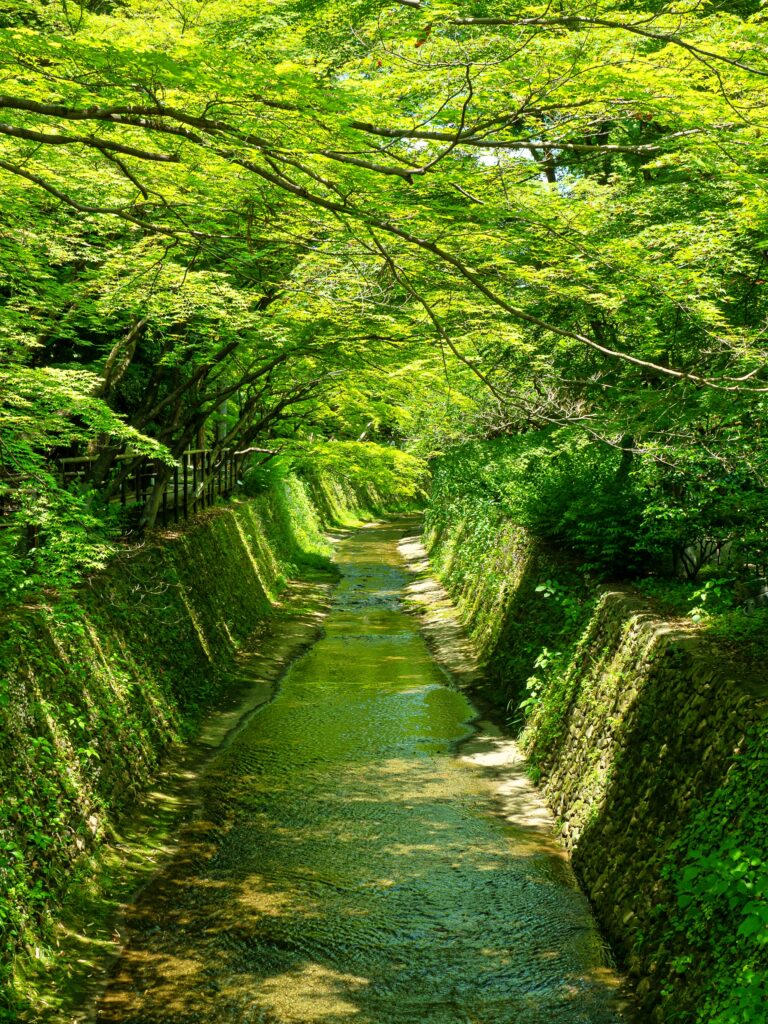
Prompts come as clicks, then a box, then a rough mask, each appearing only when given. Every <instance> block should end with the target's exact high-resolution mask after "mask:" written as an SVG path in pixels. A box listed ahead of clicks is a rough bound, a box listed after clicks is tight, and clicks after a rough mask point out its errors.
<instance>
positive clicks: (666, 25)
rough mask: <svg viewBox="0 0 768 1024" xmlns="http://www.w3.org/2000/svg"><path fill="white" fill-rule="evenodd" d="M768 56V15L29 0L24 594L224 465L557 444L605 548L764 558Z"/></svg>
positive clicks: (11, 330) (17, 301) (14, 378)
mask: <svg viewBox="0 0 768 1024" xmlns="http://www.w3.org/2000/svg"><path fill="white" fill-rule="evenodd" d="M765 43H766V16H765V15H764V14H763V13H761V5H760V4H759V3H757V2H754V3H753V2H750V0H741V2H727V0H725V2H710V0H672V2H669V3H659V2H652V0H649V2H648V3H647V4H644V5H640V6H638V5H637V4H634V3H625V4H622V3H618V4H608V3H604V2H603V0H593V2H590V3H584V2H583V0H564V2H561V3H558V4H556V5H553V4H550V3H540V4H539V3H532V4H520V3H508V2H505V3H501V2H500V0H423V2H420V0H344V2H342V0H313V2H309V0H273V2H269V3H267V2H264V0H245V2H241V0H237V2H235V0H152V2H148V0H122V2H116V3H111V2H102V0H89V2H87V3H83V4H78V3H76V2H72V0H61V2H58V0H23V2H22V0H5V2H4V3H3V4H2V6H0V68H2V75H3V82H4V84H3V86H2V89H3V93H2V94H1V95H0V108H1V109H0V177H1V178H2V184H3V187H2V191H1V194H0V225H1V227H0V360H1V365H0V403H1V404H0V429H1V431H2V433H1V434H0V505H1V506H2V518H3V523H4V525H6V526H7V527H8V528H7V529H4V530H2V531H0V533H1V535H2V536H1V538H0V577H1V579H2V587H3V590H4V592H5V593H6V594H11V595H14V594H15V595H16V596H17V597H18V596H20V595H21V594H23V593H25V592H27V591H28V589H29V587H30V586H31V585H37V584H39V583H47V584H49V585H50V584H55V585H61V584H62V583H63V582H65V581H66V580H67V579H71V578H76V577H77V575H78V573H80V572H82V571H83V570H87V569H89V568H91V567H93V566H94V565H97V564H100V562H101V561H102V560H103V558H104V556H105V554H106V553H107V551H108V548H109V543H110V538H112V537H114V535H115V533H116V532H118V531H119V529H120V528H121V524H120V523H119V522H115V521H114V519H115V516H114V513H113V512H111V511H110V509H112V508H113V505H114V503H113V502H110V498H113V497H114V495H115V493H116V490H117V489H118V488H119V487H120V479H121V477H122V478H124V477H125V475H126V474H127V473H128V472H130V470H131V467H132V466H133V467H135V465H137V464H139V463H144V464H148V463H149V462H150V461H152V462H153V463H154V464H155V485H154V491H153V492H152V494H150V496H149V498H148V499H147V501H146V503H145V504H144V506H143V507H142V508H140V509H138V510H137V516H136V519H137V520H138V521H139V523H140V525H142V526H151V525H152V524H153V522H154V520H155V516H156V513H157V510H158V506H159V501H160V496H161V494H162V491H163V489H164V488H165V486H166V485H167V483H168V480H169V475H170V473H171V467H172V465H173V464H174V462H175V461H176V460H178V459H179V457H180V455H181V453H182V452H183V451H184V450H185V449H188V448H190V447H195V446H204V447H207V448H209V449H211V450H212V451H213V452H214V454H215V453H216V452H220V451H222V450H223V449H225V448H235V449H239V450H247V449H252V448H256V449H263V450H262V451H260V452H258V453H256V454H255V456H254V457H255V458H257V459H268V458H270V457H271V455H270V453H271V452H272V451H280V452H289V453H290V452H298V453H299V454H301V453H302V452H305V451H306V450H307V445H316V444H318V443H322V441H323V439H328V438H332V439H335V440H337V441H341V442H345V443H346V442H352V441H357V440H360V441H366V442H370V441H377V442H379V443H383V444H385V445H387V446H390V445H400V446H403V445H405V446H408V447H410V448H411V450H413V451H415V452H416V453H418V454H421V455H427V456H428V455H431V454H434V453H435V452H438V451H441V450H445V448H446V446H450V445H451V444H453V443H454V442H456V441H463V440H465V439H467V438H481V437H487V436H504V435H523V434H527V433H529V432H531V431H533V432H534V440H533V441H532V442H530V443H529V442H528V441H525V442H524V443H523V447H522V448H520V449H519V450H520V451H521V452H523V451H524V450H525V451H527V452H528V454H527V455H525V456H524V460H527V461H526V466H527V467H528V468H527V469H526V470H525V472H530V473H531V474H533V477H532V479H533V478H535V489H536V493H537V494H540V495H542V496H543V498H542V505H541V508H540V509H539V510H538V511H537V512H536V513H535V514H536V515H537V516H538V517H539V519H540V520H541V522H540V524H539V525H540V526H541V528H542V529H544V530H545V531H546V532H547V533H548V535H550V536H553V537H566V538H567V539H568V542H569V543H571V544H572V545H573V547H574V549H575V550H579V551H581V552H582V553H583V554H584V555H585V556H586V557H587V559H588V560H591V561H592V562H595V563H596V564H600V565H601V566H604V567H605V568H607V569H610V570H611V571H630V572H634V571H637V569H638V567H639V565H640V562H641V561H642V559H643V558H645V555H646V553H648V554H650V555H652V557H653V559H654V564H662V563H663V564H664V565H666V566H668V567H669V568H671V569H673V570H674V571H677V572H680V573H684V574H687V575H689V576H695V575H696V573H697V572H698V571H699V569H700V568H701V565H702V563H705V562H706V561H707V560H708V559H710V560H711V558H712V557H713V554H714V555H715V556H720V555H722V553H723V551H726V550H727V551H729V552H730V554H729V557H730V558H731V559H732V561H734V563H738V564H739V565H751V566H755V567H758V568H759V566H761V565H762V564H763V562H764V561H765V554H764V545H765V540H764V538H765V512H766V505H765V477H766V470H767V467H766V454H765V453H766V451H767V450H768V448H767V446H766V444H765V436H766V432H767V431H768V424H767V423H766V405H767V403H768V371H766V361H765V348H766V338H765V320H766V312H767V311H768V302H767V300H766V290H767V289H768V200H767V199H766V192H765V188H764V179H765V171H766V167H767V166H768V145H767V143H766V139H767V138H768V136H766V124H765V121H766V114H765V111H766V91H767V89H768V57H767V56H766V54H768V50H767V49H766V46H765ZM74 455H87V456H88V457H89V459H90V462H89V466H88V472H87V473H85V474H82V475H81V478H80V479H79V481H78V482H77V483H76V484H75V485H68V486H67V487H66V488H65V487H63V486H62V482H61V478H60V476H59V475H58V474H57V471H56V460H57V459H58V458H60V457H62V456H74ZM520 458H523V456H522V455H521V456H520ZM534 463H535V465H534ZM521 466H522V463H521ZM592 480H594V482H595V487H594V488H592V487H591V486H590V483H591V481H592ZM571 491H573V496H574V500H573V501H572V502H570V501H568V500H567V497H568V495H569V493H570V492H571ZM531 514H533V512H532V513H531ZM598 523H602V524H604V527H605V530H604V533H605V536H604V537H603V538H602V539H601V538H600V537H599V536H598V533H599V529H598ZM30 531H31V532H30Z"/></svg>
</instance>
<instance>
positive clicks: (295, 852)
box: [98, 526, 623, 1024]
mask: <svg viewBox="0 0 768 1024" xmlns="http://www.w3.org/2000/svg"><path fill="white" fill-rule="evenodd" d="M401 532H402V531H401ZM398 536H399V533H398V531H397V528H396V527H393V526H384V527H375V528H368V529H364V530H361V531H358V532H357V533H356V534H354V535H353V536H352V537H350V538H348V539H347V540H345V541H343V542H342V543H341V544H340V546H339V549H338V555H337V562H338V564H339V568H340V569H341V571H342V573H343V577H342V580H341V582H340V583H339V586H338V588H337V591H336V599H335V604H334V608H333V610H332V611H331V613H330V615H329V617H328V619H327V620H326V627H325V636H324V638H323V639H321V640H320V641H318V643H317V644H316V645H315V646H314V647H313V648H312V649H311V650H310V651H309V652H308V653H306V654H305V655H304V656H303V657H302V658H301V659H300V660H299V661H297V662H296V663H294V665H293V666H292V668H291V669H290V670H289V671H288V673H287V675H286V676H285V678H284V680H283V682H282V685H281V688H280V691H279V693H278V694H277V696H276V698H275V699H274V700H273V701H272V703H270V704H268V705H266V706H264V707H263V708H261V709H260V710H259V711H258V712H257V713H256V714H255V715H254V716H253V717H252V718H251V719H250V720H249V722H248V723H247V725H246V726H245V727H244V728H243V729H242V730H241V731H240V732H239V733H238V734H237V735H236V736H235V738H234V739H233V740H232V742H231V743H230V744H229V745H228V747H227V748H226V749H225V750H224V751H223V752H222V753H221V754H220V755H219V756H218V758H217V759H216V760H215V762H214V763H213V765H212V766H211V767H210V769H209V770H208V772H207V773H206V777H205V779H204V780H203V783H202V812H201V814H200V816H198V817H197V818H196V819H195V821H194V822H192V823H191V825H190V826H189V827H188V828H187V830H186V832H185V834H184V836H183V837H182V842H181V848H180V851H179V854H178V856H177V857H176V858H175V860H174V862H173V864H172V865H171V866H170V868H169V869H168V870H167V871H166V872H164V873H163V875H162V876H161V877H160V878H158V879H157V881H156V882H155V883H154V884H153V886H152V887H151V888H150V890H149V891H148V892H147V893H145V895H144V897H143V899H142V900H141V901H140V902H139V905H138V906H137V908H136V910H135V911H134V913H133V915H132V919H131V922H130V928H131V939H130V942H129V945H128V947H127V949H126V951H125V953H124V955H123V958H122V960H121V961H120V963H119V965H118V968H117V971H116V974H115V977H114V978H113V980H112V982H111V984H110V987H109V988H108V990H107V992H106V995H105V997H104V999H103V1001H102V1004H101V1007H100V1011H99V1016H98V1019H99V1021H102V1022H114V1024H117V1022H121V1024H128V1022H130V1024H156V1022H163V1024H165V1022H169V1024H170V1022H173V1024H193V1022H194V1024H198V1022H200V1024H202V1022H214V1024H217V1022H224V1021H237V1022H244V1024H245V1022H261V1024H314V1022H318V1024H320V1022H322V1024H342V1022H348V1024H351V1022H355V1024H616V1022H618V1021H621V1020H623V1017H622V1016H621V1011H620V1010H619V1009H618V1005H619V1004H618V1000H617V996H616V985H617V979H616V977H615V975H614V974H613V972H612V971H611V970H610V968H609V967H608V966H607V964H606V960H605V954H604V951H603V947H602V944H601V942H600V938H599V936H598V934H597V931H596V929H595V925H594V923H593V921H592V918H591V916H590V911H589V907H588V905H587V903H586V900H585V899H584V897H583V896H582V894H581V893H580V891H579V890H578V888H577V886H576V884H575V882H574V879H573V876H572V873H571V870H570V868H569V866H568V863H567V861H566V860H565V859H564V857H563V856H562V854H561V853H560V852H559V850H558V848H557V847H556V846H555V845H554V843H552V842H551V841H550V840H549V839H548V837H547V836H546V834H545V833H544V832H543V831H542V829H540V828H539V829H536V828H526V827H520V826H516V825H514V824H511V823H510V822H509V821H508V820H507V819H506V818H505V817H504V816H503V815H502V814H501V813H499V805H498V800H497V796H496V793H495V786H494V782H493V780H492V778H491V776H492V774H493V773H491V772H490V771H489V769H488V768H487V766H486V762H485V761H484V758H483V756H481V755H474V756H473V753H472V751H473V750H474V751H477V750H482V744H480V745H477V744H476V745H475V746H474V747H472V746H466V745H463V746H460V745H461V744H462V741H465V740H467V738H468V737H470V736H472V735H473V732H474V730H473V727H472V725H471V721H472V719H473V717H474V715H475V712H474V709H473V708H472V707H471V705H470V704H469V703H468V702H467V700H466V699H465V698H464V697H463V696H462V695H461V694H460V693H458V692H457V691H455V690H453V689H451V688H450V687H449V686H448V685H447V680H446V677H445V676H444V675H443V673H442V671H441V670H440V669H439V668H438V666H437V665H436V664H435V662H434V661H433V659H432V658H431V656H430V654H429V652H428V650H427V648H426V646H425V644H424V642H423V640H422V639H421V637H420V635H419V633H418V630H417V626H416V624H415V622H414V618H413V617H412V616H411V615H409V614H408V613H407V612H406V611H404V610H403V608H402V606H401V599H402V594H403V590H404V586H405V584H406V582H407V576H406V573H405V571H404V569H403V568H402V564H401V561H400V559H399V556H398V553H397V543H396V542H397V538H398ZM457 749H458V750H459V752H461V751H463V752H464V756H463V757H462V756H458V755H457Z"/></svg>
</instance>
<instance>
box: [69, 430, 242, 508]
mask: <svg viewBox="0 0 768 1024" xmlns="http://www.w3.org/2000/svg"><path fill="white" fill-rule="evenodd" d="M96 458H97V457H96V456H92V457H78V458H65V459H59V460H58V467H59V475H60V479H61V482H62V483H63V484H64V486H65V487H66V486H67V485H69V484H72V483H74V482H76V481H83V482H84V483H85V482H87V480H88V476H89V474H90V471H91V469H92V466H93V463H94V462H95V461H96ZM244 458H245V453H244V452H236V451H233V450H232V449H228V448H226V449H220V450H218V451H216V452H213V451H210V450H209V449H207V448H194V449H190V450H189V451H186V452H184V454H183V455H182V456H181V458H180V459H179V460H178V461H177V462H176V464H175V465H174V466H172V467H170V477H169V479H168V483H167V484H166V486H165V488H164V490H163V494H162V498H161V502H160V505H159V507H158V513H157V522H158V523H159V524H160V525H162V526H167V525H168V524H169V523H170V522H174V523H178V522H179V521H180V520H182V519H186V518H187V517H188V516H190V515H193V514H194V513H195V512H198V511H200V510H201V509H204V508H207V507H208V506H209V505H212V504H213V503H214V501H215V500H216V499H217V498H228V497H230V496H231V495H232V494H233V493H234V491H235V488H236V486H237V482H238V478H239V476H240V472H241V470H242V464H243V460H244ZM168 470H169V467H168V466H167V465H166V464H165V463H162V462H158V461H156V460H153V459H142V458H139V457H137V456H135V455H121V456H118V457H117V459H116V460H115V465H114V467H113V468H112V470H111V471H110V481H108V483H107V486H108V487H109V483H110V482H111V484H112V491H113V493H112V496H111V500H112V501H114V502H119V503H120V504H121V505H122V506H124V507H125V506H131V505H134V506H138V507H142V508H143V507H144V506H145V505H146V503H147V501H148V500H149V497H150V495H151V494H152V493H153V491H154V490H155V486H156V483H157V480H158V477H159V478H160V479H162V475H163V474H165V473H167V472H168Z"/></svg>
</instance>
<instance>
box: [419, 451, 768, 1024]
mask: <svg viewBox="0 0 768 1024" xmlns="http://www.w3.org/2000/svg"><path fill="white" fill-rule="evenodd" d="M441 474H444V476H445V477H446V478H447V479H441ZM426 528H427V529H426V540H427V544H428V546H429V548H430V552H431V557H432V560H433V564H434V565H435V567H436V569H437V571H438V573H439V575H440V576H441V578H442V580H443V581H444V582H445V583H446V585H447V586H448V588H449V590H450V592H451V593H452V595H453V596H454V598H455V599H456V600H457V601H458V604H459V607H460V609H461V611H462V614H463V616H464V619H465V621H466V623H467V625H468V626H469V629H470V633H471V637H472V639H473V642H474V644H475V647H476V649H477V652H478V655H479V657H480V660H481V662H482V663H483V664H484V666H485V670H486V671H485V680H484V683H483V684H482V687H483V695H484V696H485V698H486V699H489V700H490V701H491V702H492V703H495V704H496V706H497V707H498V708H499V709H500V711H502V712H506V714H507V716H508V719H509V721H510V723H511V724H512V725H514V726H516V727H518V728H519V727H523V726H524V728H523V730H522V735H521V741H522V743H523V746H524V748H525V750H526V752H527V754H528V756H529V758H530V762H531V767H532V770H533V771H534V772H535V774H536V776H537V777H538V778H539V779H540V780H541V783H542V786H543V788H544V790H545V793H546V795H547V797H548V800H549V802H550V804H551V806H552V808H553V810H554V812H555V814H556V815H557V816H558V827H559V829H560V831H561V833H562V836H563V838H564V840H565V842H566V843H567V845H568V847H569V848H570V849H571V851H572V854H573V863H574V867H575V868H576V871H577V873H578V875H579V877H580V879H581V881H582V883H583V885H584V888H585V890H586V892H587V894H588V895H589V897H590V899H591V900H592V902H593V904H594V906H595V909H596V912H597V915H598V918H599V920H600V921H601V923H602V925H603V927H604V929H605V931H606V933H607V935H608V936H609V938H610V940H611V942H612V944H613V947H614V949H615V950H616V953H617V955H618V957H619V959H620V960H621V961H622V963H623V965H624V966H626V968H627V969H628V971H629V972H630V974H631V975H632V976H633V978H634V979H635V981H636V983H637V991H638V995H639V997H640V1001H641V1004H642V1007H643V1012H644V1016H645V1017H646V1018H647V1019H648V1020H652V1021H659V1022H662V1021H663V1022H670V1024H671V1022H681V1024H682V1022H686V1024H693V1022H699V1024H737V1022H738V1024H758V1022H765V1021H768V1011H766V1007H767V1006H768V728H767V727H766V724H765V711H766V697H767V696H768V689H767V688H766V687H765V685H764V683H763V682H762V680H761V679H760V678H757V680H755V679H754V678H753V677H752V676H751V675H749V674H746V675H745V672H744V669H743V667H736V666H734V665H733V664H732V663H730V662H729V660H728V658H727V656H725V655H724V653H723V651H722V650H720V649H718V648H716V647H715V646H713V645H711V644H710V643H709V642H708V641H707V640H706V638H705V637H704V636H702V635H701V632H700V630H698V629H697V628H696V627H695V626H694V625H693V624H692V623H690V622H687V621H680V622H676V623H670V622H665V621H663V619H662V618H661V617H660V616H658V615H656V614H654V613H653V612H652V611H651V610H649V609H648V607H647V605H646V604H645V603H644V602H643V601H642V600H640V599H639V597H638V596H637V595H636V594H635V593H634V592H633V591H632V590H631V589H629V588H610V589H606V588H602V589H601V588H596V587H594V586H590V584H589V582H588V580H586V579H585V577H584V574H583V573H581V572H580V571H579V569H578V566H576V565H575V564H574V563H573V562H572V561H570V560H568V559H565V558H562V557H560V556H558V554H557V553H556V552H553V551H552V550H551V549H550V548H548V547H546V546H545V545H543V544H542V543H541V542H539V541H537V540H536V539H535V538H533V537H531V536H530V535H529V534H528V533H527V532H526V531H525V530H523V529H522V528H520V527H519V526H517V525H516V524H514V523H512V522H510V521H509V519H508V518H506V517H505V514H504V511H503V506H502V504H501V503H500V502H499V501H498V500H494V496H493V495H487V494H483V493H478V492H477V490H473V489H472V486H471V483H470V482H469V481H467V482H466V484H462V482H461V480H460V479H457V474H455V473H452V469H451V466H450V465H449V464H448V465H446V464H444V465H443V466H442V467H441V466H440V465H438V466H437V467H436V482H435V487H434V489H433V500H432V505H431V507H430V509H429V511H428V513H427V518H426Z"/></svg>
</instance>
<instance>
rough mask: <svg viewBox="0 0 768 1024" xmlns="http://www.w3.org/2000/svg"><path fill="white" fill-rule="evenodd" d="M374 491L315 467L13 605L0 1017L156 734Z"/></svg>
mask: <svg viewBox="0 0 768 1024" xmlns="http://www.w3.org/2000/svg"><path fill="white" fill-rule="evenodd" d="M382 505H386V495H382V493H381V492H378V493H376V492H374V491H372V490H370V489H363V488H361V487H359V486H354V485H352V484H350V482H349V481H348V480H347V481H345V480H344V478H342V477H340V476H339V475H334V474H331V473H328V472H324V473H315V474H313V475H309V476H305V477H304V478H298V477H297V476H295V475H284V476H281V475H276V476H275V477H274V478H273V479H272V480H271V481H270V482H269V485H268V486H265V487H264V488H263V489H262V490H261V492H260V493H259V494H258V495H257V496H256V497H253V498H251V499H249V500H243V501H237V502H234V503H231V504H230V505H228V506H226V507H221V508H218V509H214V510H211V511H210V512H208V513H206V514H204V515H202V516H200V517H198V519H197V521H196V522H195V523H193V524H192V525H190V527H189V528H188V529H185V530H184V531H183V532H177V533H173V532H170V531H169V532H165V533H158V534H155V535H154V536H152V537H149V538H147V540H146V541H145V543H144V544H142V545H140V546H138V547H131V548H128V549H126V550H125V551H124V552H123V553H122V554H121V555H120V556H118V557H117V558H116V559H115V560H114V562H113V563H112V565H111V566H110V568H109V569H108V570H107V571H105V572H104V573H102V574H99V575H98V576H96V577H94V578H92V579H91V580H90V581H89V582H88V583H87V585H84V586H83V587H81V588H80V589H79V591H78V592H77V593H76V595H75V596H70V597H69V598H68V599H67V600H64V599H61V598H59V599H55V600H53V599H52V600H51V601H50V603H48V604H47V605H41V606H38V607H29V608H26V609H23V610H22V612H21V614H17V615H15V616H14V617H13V619H12V620H11V621H9V622H7V623H6V625H5V628H4V636H3V641H2V649H1V651H0V663H1V667H2V677H1V678H2V682H0V794H2V799H1V800H0V993H2V995H0V1019H8V1020H15V1019H16V1015H17V1014H18V1013H19V1012H20V1010H19V1006H20V1004H19V992H20V990H23V989H24V987H25V986H24V981H23V978H24V975H25V974H27V973H28V969H27V968H26V967H25V964H29V963H30V961H34V960H35V959H42V960H45V958H46V956H47V955H48V954H47V947H48V946H49V944H50V942H51V940H52V938H53V936H54V928H53V925H54V923H55V920H56V917H57V914H58V912H59V907H60V905H61V901H62V899H63V898H64V897H65V894H66V893H67V890H68V889H71V886H72V881H73V879H79V880H80V881H82V879H83V877H87V876H88V873H89V872H90V871H91V870H92V867H93V864H92V856H91V855H92V854H93V853H94V851H96V850H98V849H99V848H100V847H101V846H103V844H104V843H105V842H109V840H110V839H113V838H114V836H115V829H116V825H117V824H118V823H119V821H120V819H121V816H122V815H123V814H124V812H125V811H126V810H127V809H129V808H131V806H132V805H133V804H135V801H136V797H137V795H139V794H141V793H142V792H143V791H144V790H146V788H147V786H148V785H149V783H150V782H151V781H152V780H153V778H155V776H156V773H157V771H158V766H159V764H160V762H161V761H162V759H163V757H164V755H165V753H166V752H167V751H168V749H169V748H171V747H173V746H174V745H178V744H179V743H180V742H182V741H184V740H186V739H188V738H189V737H190V736H192V735H193V734H194V733H195V731H196V729H197V728H198V724H199V722H200V720H201V717H202V716H203V714H204V713H205V711H206V710H207V709H209V708H210V707H212V706H213V705H215V704H216V703H217V701H219V700H220V699H221V698H222V696H223V694H224V693H225V691H226V689H227V687H228V686H231V684H232V665H233V659H234V657H235V655H236V654H237V652H238V651H239V650H240V649H241V647H242V645H243V644H244V642H245V641H246V639H247V638H248V637H249V636H250V637H252V636H253V634H254V630H256V629H258V626H259V623H263V622H264V621H265V620H267V619H268V618H269V617H270V616H271V614H272V612H273V608H274V606H275V602H276V599H277V596H278V594H279V593H280V591H281V590H282V588H283V587H284V585H285V582H286V580H287V578H288V577H290V576H294V575H296V574H297V573H298V572H300V571H301V566H302V565H305V566H306V565H307V564H308V563H309V564H314V565H321V564H327V555H328V553H329V548H328V544H327V542H326V540H325V539H324V537H323V535H322V529H323V528H324V527H325V526H328V525H332V524H335V525H351V524H352V523H354V521H356V520H357V519H359V518H360V517H367V518H370V515H371V513H372V512H373V511H375V510H376V509H377V508H381V506H382Z"/></svg>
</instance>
